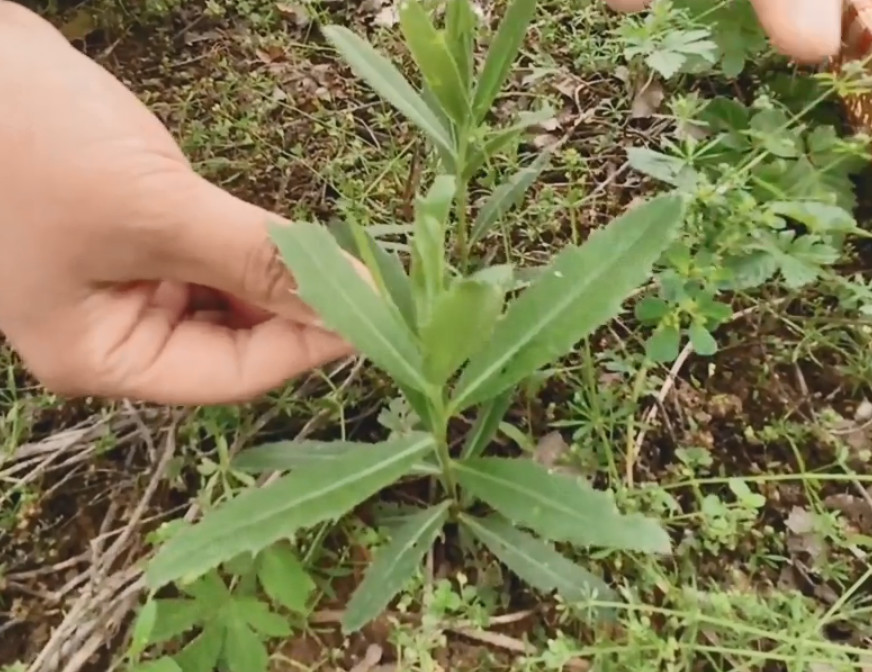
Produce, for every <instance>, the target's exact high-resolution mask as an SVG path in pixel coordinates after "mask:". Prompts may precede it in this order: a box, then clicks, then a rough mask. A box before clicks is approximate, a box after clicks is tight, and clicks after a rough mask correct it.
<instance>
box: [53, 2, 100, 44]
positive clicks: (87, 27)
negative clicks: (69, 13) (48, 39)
mask: <svg viewBox="0 0 872 672" xmlns="http://www.w3.org/2000/svg"><path fill="white" fill-rule="evenodd" d="M95 30H97V25H96V24H95V23H94V18H93V17H92V16H91V14H90V12H88V11H86V10H84V9H80V10H79V11H78V12H76V15H75V16H74V17H73V18H72V19H70V20H69V21H67V22H66V23H65V24H64V25H62V26H61V27H60V31H61V34H62V35H63V36H64V37H65V38H67V39H68V40H69V41H70V42H75V41H77V40H79V41H81V40H84V39H86V38H87V37H88V35H90V34H91V33H93V32H94V31H95Z"/></svg>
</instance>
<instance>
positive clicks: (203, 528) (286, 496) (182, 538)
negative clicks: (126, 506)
mask: <svg viewBox="0 0 872 672" xmlns="http://www.w3.org/2000/svg"><path fill="white" fill-rule="evenodd" d="M434 445H435V443H434V440H433V437H432V436H430V435H429V434H411V435H408V436H403V437H400V438H398V439H394V440H391V441H385V442H383V443H378V444H374V445H372V446H370V447H369V448H365V449H361V450H359V451H356V452H354V453H353V454H349V455H348V456H347V457H346V458H345V459H343V460H341V461H335V462H334V461H331V462H327V463H323V464H317V465H312V466H311V467H307V468H305V469H297V470H296V471H293V472H291V473H290V474H288V475H287V476H284V477H282V478H280V479H278V480H277V481H274V482H273V483H272V484H270V485H268V486H266V487H264V488H259V489H252V490H247V491H245V492H243V493H242V494H241V495H239V496H238V497H236V498H235V499H232V500H230V501H228V502H227V503H225V504H223V505H222V506H219V507H217V508H216V509H215V510H213V511H210V512H208V513H207V514H206V515H205V516H204V517H203V520H202V521H201V522H200V523H199V524H197V525H195V526H194V527H191V528H189V529H185V530H182V531H180V532H179V533H178V534H176V535H175V536H174V537H173V538H172V539H171V540H170V541H169V542H168V543H167V544H166V545H165V546H163V548H161V549H160V551H159V552H158V553H157V555H156V556H155V557H154V559H152V561H151V563H150V564H149V566H148V568H147V570H146V581H147V583H148V585H149V586H150V587H151V588H152V589H153V590H156V589H157V588H160V587H161V586H164V585H166V584H167V583H169V582H171V581H176V580H179V579H187V578H189V577H195V576H198V575H200V574H202V573H203V572H205V571H207V570H208V569H210V568H211V567H215V566H216V565H218V564H219V563H221V562H224V561H226V560H228V559H230V558H232V557H234V556H235V555H237V554H238V553H242V552H245V551H248V552H251V553H257V552H259V551H260V550H261V549H263V548H265V547H266V546H268V545H269V544H271V543H273V542H275V541H278V540H279V539H283V538H288V537H291V536H292V535H293V534H294V533H295V532H297V530H299V529H301V528H306V527H310V526H312V525H316V524H318V523H321V522H324V521H328V520H336V519H338V518H340V517H341V516H343V515H344V514H346V513H347V512H348V511H350V510H352V509H353V508H354V507H355V506H357V505H358V504H360V503H361V502H363V501H364V500H366V499H368V498H369V497H371V496H372V495H374V494H375V493H377V492H378V491H379V490H381V489H382V488H384V487H386V486H388V485H390V484H391V483H393V482H394V481H396V480H397V479H398V478H400V477H402V476H404V475H405V474H406V473H408V471H409V468H410V467H411V466H412V465H413V464H415V463H417V462H418V461H419V460H420V459H421V458H422V457H423V456H424V455H425V454H427V453H428V452H430V451H432V450H433V448H434Z"/></svg>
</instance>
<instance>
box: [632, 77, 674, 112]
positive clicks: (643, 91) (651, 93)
mask: <svg viewBox="0 0 872 672" xmlns="http://www.w3.org/2000/svg"><path fill="white" fill-rule="evenodd" d="M665 97H666V93H665V92H664V91H663V86H661V84H660V82H659V81H658V80H656V79H652V78H649V79H648V80H646V81H645V83H644V84H642V86H641V87H639V88H638V89H637V90H636V92H635V93H634V95H633V104H632V105H631V106H630V117H631V118H632V119H647V118H648V117H651V116H653V115H654V113H655V112H657V110H659V109H660V106H661V105H662V104H663V99H664V98H665Z"/></svg>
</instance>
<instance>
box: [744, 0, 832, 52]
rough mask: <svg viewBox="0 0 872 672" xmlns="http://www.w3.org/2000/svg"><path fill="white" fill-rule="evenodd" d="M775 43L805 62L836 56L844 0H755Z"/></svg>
mask: <svg viewBox="0 0 872 672" xmlns="http://www.w3.org/2000/svg"><path fill="white" fill-rule="evenodd" d="M751 3H752V4H753V5H754V9H755V10H756V12H757V17H758V18H759V19H760V23H761V25H762V26H763V28H764V29H765V30H766V32H767V33H768V34H769V38H770V40H771V41H772V44H773V46H774V47H775V48H776V49H777V50H778V51H780V52H782V53H783V54H786V55H788V56H792V57H793V58H795V59H796V60H798V61H801V62H804V63H816V62H818V61H822V60H824V59H825V58H829V57H830V56H835V55H836V54H837V53H838V52H839V49H840V47H841V42H842V0H751Z"/></svg>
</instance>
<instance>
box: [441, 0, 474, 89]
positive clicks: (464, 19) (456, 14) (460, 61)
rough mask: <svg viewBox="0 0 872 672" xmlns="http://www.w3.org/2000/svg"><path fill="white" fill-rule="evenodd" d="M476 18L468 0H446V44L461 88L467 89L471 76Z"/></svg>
mask: <svg viewBox="0 0 872 672" xmlns="http://www.w3.org/2000/svg"><path fill="white" fill-rule="evenodd" d="M477 28H478V18H477V17H476V16H475V12H473V11H472V6H471V5H470V4H469V0H447V6H446V7H445V33H446V35H447V38H448V46H449V48H450V49H451V54H452V56H453V57H454V62H455V63H456V64H457V70H458V72H459V73H460V78H461V80H462V82H463V90H464V91H469V90H470V84H471V82H472V77H473V65H474V63H473V57H474V53H473V49H474V47H475V33H476V29H477Z"/></svg>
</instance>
